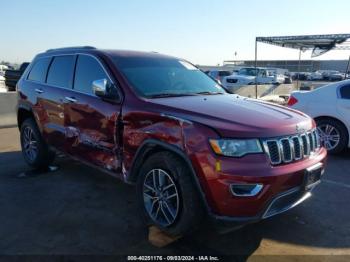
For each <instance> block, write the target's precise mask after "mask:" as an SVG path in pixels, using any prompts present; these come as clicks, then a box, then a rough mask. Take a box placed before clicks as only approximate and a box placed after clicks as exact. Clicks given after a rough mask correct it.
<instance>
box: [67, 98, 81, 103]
mask: <svg viewBox="0 0 350 262" xmlns="http://www.w3.org/2000/svg"><path fill="white" fill-rule="evenodd" d="M65 99H66V100H67V101H69V102H71V103H76V102H77V101H78V100H77V99H75V98H74V97H69V96H66V97H65Z"/></svg>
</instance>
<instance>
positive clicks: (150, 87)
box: [113, 57, 225, 97]
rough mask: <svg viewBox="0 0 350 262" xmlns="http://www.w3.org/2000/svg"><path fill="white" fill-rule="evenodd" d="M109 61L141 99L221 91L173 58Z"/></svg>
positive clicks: (129, 58)
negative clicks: (144, 97)
mask: <svg viewBox="0 0 350 262" xmlns="http://www.w3.org/2000/svg"><path fill="white" fill-rule="evenodd" d="M113 62H114V63H115V64H116V66H117V67H118V68H119V69H120V70H121V71H122V73H123V74H124V75H125V76H126V78H127V79H128V81H129V82H130V83H131V85H132V86H133V87H134V88H135V90H136V91H137V92H138V93H139V94H140V95H141V96H146V97H155V96H161V95H163V96H172V95H173V96H182V95H198V94H200V93H214V94H217V93H224V92H225V90H224V89H222V88H221V87H220V86H219V85H218V84H217V83H216V82H215V81H214V80H213V79H212V78H210V77H209V76H208V75H206V74H204V73H203V72H202V71H200V70H199V69H197V68H196V67H194V66H193V65H191V64H189V63H188V62H185V61H182V60H178V59H175V58H163V57H159V58H158V57H116V58H114V59H113Z"/></svg>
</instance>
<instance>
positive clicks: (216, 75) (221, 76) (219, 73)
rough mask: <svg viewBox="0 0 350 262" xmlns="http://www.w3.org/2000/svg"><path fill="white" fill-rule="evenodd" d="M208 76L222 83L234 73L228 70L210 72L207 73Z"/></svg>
mask: <svg viewBox="0 0 350 262" xmlns="http://www.w3.org/2000/svg"><path fill="white" fill-rule="evenodd" d="M207 74H208V75H209V76H210V77H211V78H213V79H215V80H216V81H217V82H218V83H220V84H221V83H222V80H223V79H224V78H225V77H226V76H229V75H231V74H232V73H231V72H230V71H227V70H210V71H207Z"/></svg>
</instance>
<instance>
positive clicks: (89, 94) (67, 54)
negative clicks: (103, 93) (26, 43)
mask: <svg viewBox="0 0 350 262" xmlns="http://www.w3.org/2000/svg"><path fill="white" fill-rule="evenodd" d="M79 55H86V56H91V57H93V58H94V59H95V60H96V61H97V62H98V63H99V64H100V66H101V67H102V69H103V71H104V72H105V73H106V75H107V77H108V80H109V81H110V82H111V83H112V84H113V85H114V86H115V87H116V89H117V91H118V94H119V96H120V100H122V98H123V96H122V92H121V89H120V87H119V84H118V85H117V84H116V83H115V81H113V80H112V77H111V75H110V73H108V71H107V70H106V68H105V67H104V65H103V64H102V62H101V61H100V60H99V58H98V57H96V56H94V55H92V54H87V53H81V52H78V53H63V54H62V53H61V54H51V55H43V56H40V57H39V58H38V59H41V58H50V59H51V61H50V65H49V67H48V70H47V72H46V79H45V82H40V81H33V80H29V79H28V76H29V73H30V71H31V70H32V67H33V66H31V68H30V71H29V72H28V73H27V75H26V78H25V80H26V81H28V82H33V83H37V84H42V85H46V86H50V87H55V88H60V89H63V90H69V91H73V92H77V93H79V94H83V95H87V96H91V97H94V98H99V97H98V96H96V95H95V94H94V93H85V92H81V91H78V90H75V89H74V80H75V69H76V64H77V61H78V57H79ZM57 56H76V59H75V63H74V71H73V73H74V74H73V84H72V87H71V88H67V87H62V86H56V85H51V84H48V83H47V76H48V73H49V70H50V66H51V63H52V61H53V58H55V57H57ZM118 103H121V101H119V102H118Z"/></svg>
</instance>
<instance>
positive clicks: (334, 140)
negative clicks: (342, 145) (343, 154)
mask: <svg viewBox="0 0 350 262" xmlns="http://www.w3.org/2000/svg"><path fill="white" fill-rule="evenodd" d="M317 131H318V133H319V135H320V139H321V141H322V142H323V144H324V146H325V147H326V149H327V150H332V149H334V148H336V147H337V146H338V144H339V142H340V132H339V130H338V129H337V128H335V127H334V126H332V125H330V124H322V125H320V126H318V127H317Z"/></svg>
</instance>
